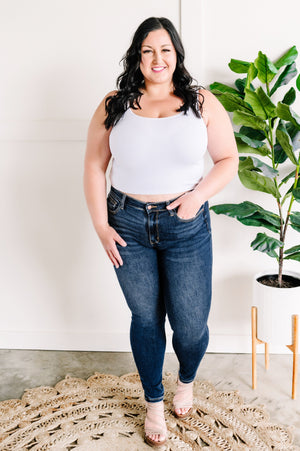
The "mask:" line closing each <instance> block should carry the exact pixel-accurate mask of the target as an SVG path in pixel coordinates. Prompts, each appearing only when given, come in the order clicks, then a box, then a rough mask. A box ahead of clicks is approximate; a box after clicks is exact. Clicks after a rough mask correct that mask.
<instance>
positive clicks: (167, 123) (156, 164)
mask: <svg viewBox="0 0 300 451" xmlns="http://www.w3.org/2000/svg"><path fill="white" fill-rule="evenodd" d="M109 145H110V150H111V153H112V158H113V159H112V167H111V172H110V180H111V184H112V186H114V187H115V188H117V189H118V190H120V191H123V192H126V193H132V194H172V193H179V192H181V191H188V190H190V189H193V188H194V187H195V185H196V184H197V183H199V181H200V179H201V177H202V176H203V169H204V168H203V166H204V164H203V160H204V154H205V151H206V148H207V130H206V126H205V123H204V121H203V119H202V118H198V117H197V116H196V115H195V114H194V112H193V110H192V109H191V108H190V109H189V110H188V111H187V114H186V115H185V114H184V112H183V111H182V112H180V113H178V114H176V115H174V116H168V117H163V118H151V117H142V116H138V115H137V114H135V113H134V112H133V111H132V110H131V109H130V108H128V109H127V110H126V112H125V113H124V115H123V116H122V118H121V119H120V120H119V122H118V123H117V124H116V125H115V126H114V127H113V128H112V130H111V133H110V136H109Z"/></svg>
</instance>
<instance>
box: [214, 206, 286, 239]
mask: <svg viewBox="0 0 300 451" xmlns="http://www.w3.org/2000/svg"><path fill="white" fill-rule="evenodd" d="M211 210H213V211H214V212H215V213H216V214H225V215H227V216H230V217H232V218H235V219H237V220H238V221H239V222H241V223H242V224H244V225H247V226H256V227H266V228H267V229H269V230H272V231H273V232H275V233H277V232H278V231H279V229H280V218H279V216H278V215H276V214H274V213H272V212H270V211H267V210H265V209H263V208H262V207H260V206H259V205H256V204H253V203H252V202H248V201H246V202H242V203H241V204H221V205H215V206H213V207H211Z"/></svg>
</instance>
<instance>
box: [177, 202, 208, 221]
mask: <svg viewBox="0 0 300 451" xmlns="http://www.w3.org/2000/svg"><path fill="white" fill-rule="evenodd" d="M203 210H204V204H202V205H201V207H200V208H199V210H198V211H197V213H196V214H195V216H193V217H192V218H188V219H184V218H181V217H180V216H178V213H177V211H178V207H177V208H175V210H174V212H175V217H176V218H177V219H178V221H180V222H193V221H195V219H197V218H198V216H200V215H201V214H202V213H203Z"/></svg>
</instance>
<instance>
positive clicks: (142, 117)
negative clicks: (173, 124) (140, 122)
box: [128, 108, 184, 120]
mask: <svg viewBox="0 0 300 451" xmlns="http://www.w3.org/2000/svg"><path fill="white" fill-rule="evenodd" d="M128 109H129V111H130V112H131V114H133V115H134V116H136V117H140V118H141V119H152V120H153V119H155V120H162V119H173V118H174V117H178V116H182V115H183V114H184V111H180V112H179V113H177V114H172V116H164V117H149V116H140V115H139V114H135V113H134V112H133V111H132V109H131V108H128Z"/></svg>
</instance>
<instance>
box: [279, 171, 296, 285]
mask: <svg viewBox="0 0 300 451" xmlns="http://www.w3.org/2000/svg"><path fill="white" fill-rule="evenodd" d="M299 168H300V166H297V167H296V174H295V182H294V189H295V188H296V186H297V183H298V178H299ZM294 200H295V198H294V196H293V194H291V200H290V205H289V208H288V211H287V214H286V219H285V222H284V228H283V230H282V225H283V224H282V211H281V205H280V202H278V206H279V211H280V241H282V243H283V246H282V247H281V248H280V250H279V272H278V285H279V287H281V285H282V268H283V251H284V242H285V236H286V232H287V228H288V225H289V220H290V215H291V210H292V205H293V203H294Z"/></svg>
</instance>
